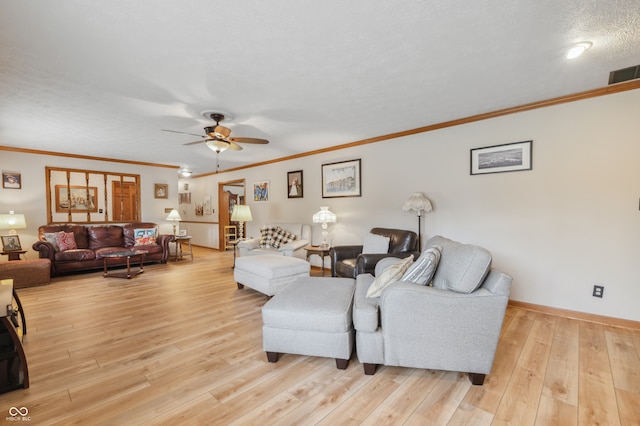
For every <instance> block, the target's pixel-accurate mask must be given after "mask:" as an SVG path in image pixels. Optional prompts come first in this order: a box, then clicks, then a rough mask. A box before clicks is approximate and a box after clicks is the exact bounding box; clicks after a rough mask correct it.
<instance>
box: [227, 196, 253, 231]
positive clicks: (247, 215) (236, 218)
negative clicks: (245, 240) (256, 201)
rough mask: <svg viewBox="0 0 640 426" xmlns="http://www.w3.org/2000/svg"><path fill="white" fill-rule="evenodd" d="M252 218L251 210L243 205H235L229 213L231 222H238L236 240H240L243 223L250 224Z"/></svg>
mask: <svg viewBox="0 0 640 426" xmlns="http://www.w3.org/2000/svg"><path fill="white" fill-rule="evenodd" d="M252 220H253V217H252V216H251V209H250V208H249V206H247V205H244V204H236V205H235V206H234V207H233V211H232V212H231V221H232V222H238V239H240V240H242V237H243V234H244V233H243V228H244V223H245V222H251V221H252Z"/></svg>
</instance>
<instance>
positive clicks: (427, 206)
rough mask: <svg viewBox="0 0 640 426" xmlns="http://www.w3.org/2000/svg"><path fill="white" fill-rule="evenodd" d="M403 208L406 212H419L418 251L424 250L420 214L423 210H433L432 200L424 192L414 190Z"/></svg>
mask: <svg viewBox="0 0 640 426" xmlns="http://www.w3.org/2000/svg"><path fill="white" fill-rule="evenodd" d="M402 210H404V211H405V212H408V211H414V212H418V251H422V238H421V237H420V216H422V213H423V212H425V213H426V212H430V211H431V210H432V207H431V201H430V200H429V199H428V198H427V197H425V195H424V194H423V193H422V192H414V193H413V194H411V196H410V197H409V198H408V199H407V201H405V203H404V206H402Z"/></svg>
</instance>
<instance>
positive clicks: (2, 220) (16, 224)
mask: <svg viewBox="0 0 640 426" xmlns="http://www.w3.org/2000/svg"><path fill="white" fill-rule="evenodd" d="M26 227H27V221H26V220H25V218H24V215H23V214H21V213H18V214H16V213H15V212H14V211H13V210H11V211H10V212H9V214H0V229H9V235H18V232H17V231H16V229H24V228H26Z"/></svg>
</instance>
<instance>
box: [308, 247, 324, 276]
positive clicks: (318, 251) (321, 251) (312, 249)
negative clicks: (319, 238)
mask: <svg viewBox="0 0 640 426" xmlns="http://www.w3.org/2000/svg"><path fill="white" fill-rule="evenodd" d="M304 249H305V250H306V251H307V262H308V261H309V256H311V255H312V254H316V255H318V256H320V258H321V259H322V276H323V277H324V258H325V256H329V250H330V248H329V247H321V246H306V247H305V248H304Z"/></svg>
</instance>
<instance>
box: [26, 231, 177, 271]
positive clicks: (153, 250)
mask: <svg viewBox="0 0 640 426" xmlns="http://www.w3.org/2000/svg"><path fill="white" fill-rule="evenodd" d="M136 229H155V230H156V241H155V243H154V244H147V245H139V246H136V245H135V243H136V239H135V235H134V231H135V230H136ZM60 231H64V232H73V235H74V237H75V243H76V246H77V248H76V249H71V250H64V251H61V250H57V249H56V247H55V246H54V245H53V244H52V243H51V242H49V241H47V238H46V237H45V234H53V233H56V232H60ZM38 238H39V241H36V242H35V243H34V244H33V249H34V250H36V251H37V252H39V255H40V258H45V259H49V260H50V261H51V275H60V274H64V273H67V272H75V271H83V270H91V269H100V268H102V267H103V265H104V262H103V257H102V255H103V254H105V253H113V252H116V251H122V250H126V249H133V248H134V247H135V248H136V249H141V250H146V251H147V252H148V254H146V255H145V257H144V263H150V262H160V263H166V262H167V259H168V258H169V243H170V242H171V241H173V239H174V236H173V235H158V226H157V225H156V224H155V223H150V222H137V223H127V224H124V225H95V226H84V225H76V224H72V223H70V224H62V225H44V226H41V227H39V228H38ZM118 261H121V263H122V264H126V258H123V259H110V260H109V265H110V266H111V265H118Z"/></svg>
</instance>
